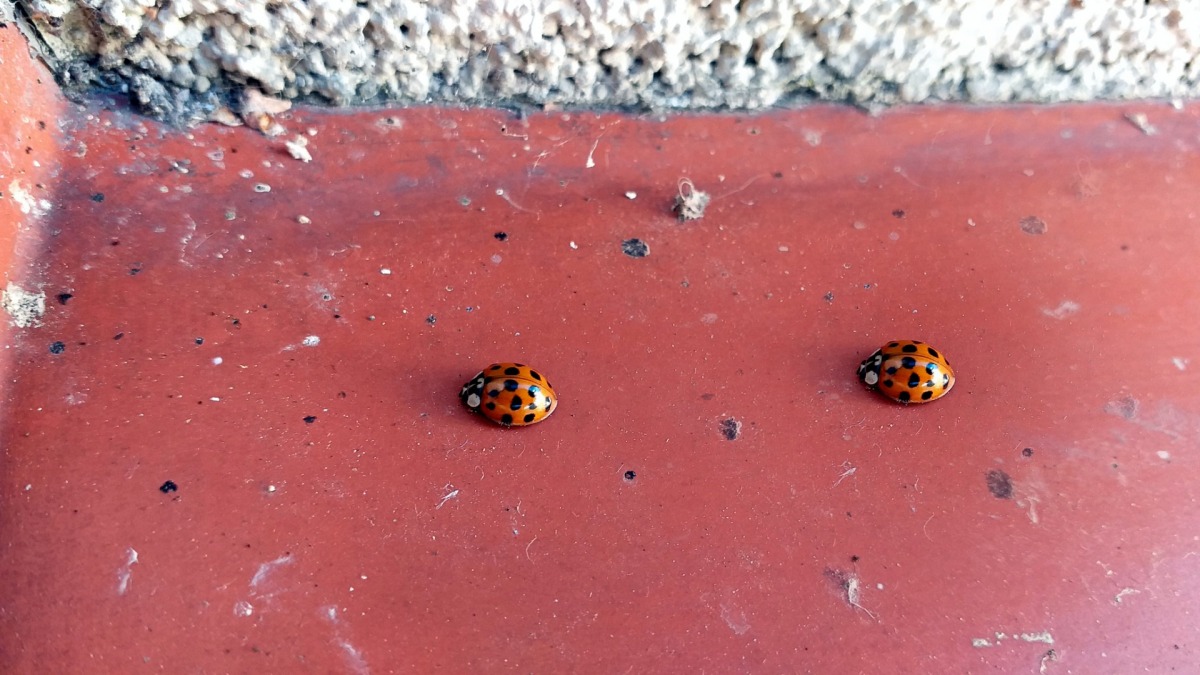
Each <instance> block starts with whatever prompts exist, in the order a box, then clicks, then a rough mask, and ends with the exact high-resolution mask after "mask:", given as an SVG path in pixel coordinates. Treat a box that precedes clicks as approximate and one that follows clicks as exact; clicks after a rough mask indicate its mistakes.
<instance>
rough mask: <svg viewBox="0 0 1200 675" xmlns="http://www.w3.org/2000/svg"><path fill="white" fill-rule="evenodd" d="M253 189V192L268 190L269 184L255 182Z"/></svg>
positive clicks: (269, 189)
mask: <svg viewBox="0 0 1200 675" xmlns="http://www.w3.org/2000/svg"><path fill="white" fill-rule="evenodd" d="M254 191H255V192H270V191H271V186H270V185H267V184H266V183H255V184H254Z"/></svg>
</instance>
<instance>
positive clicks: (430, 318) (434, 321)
mask: <svg viewBox="0 0 1200 675" xmlns="http://www.w3.org/2000/svg"><path fill="white" fill-rule="evenodd" d="M425 323H427V324H429V325H430V326H435V325H437V317H436V316H434V315H432V314H430V315H429V316H427V317H425Z"/></svg>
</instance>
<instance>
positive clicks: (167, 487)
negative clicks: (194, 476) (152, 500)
mask: <svg viewBox="0 0 1200 675" xmlns="http://www.w3.org/2000/svg"><path fill="white" fill-rule="evenodd" d="M178 490H179V486H178V485H176V484H175V481H173V480H169V481H167V482H165V483H163V484H162V485H160V486H158V491H159V492H161V493H163V494H164V495H165V494H167V493H169V492H176V491H178Z"/></svg>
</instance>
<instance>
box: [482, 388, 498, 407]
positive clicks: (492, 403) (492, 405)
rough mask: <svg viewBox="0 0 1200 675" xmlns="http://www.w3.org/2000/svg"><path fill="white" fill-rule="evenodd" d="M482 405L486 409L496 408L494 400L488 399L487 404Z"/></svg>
mask: <svg viewBox="0 0 1200 675" xmlns="http://www.w3.org/2000/svg"><path fill="white" fill-rule="evenodd" d="M497 393H499V392H497ZM484 407H485V408H487V409H488V410H495V409H496V402H495V401H488V402H487V405H485V406H484Z"/></svg>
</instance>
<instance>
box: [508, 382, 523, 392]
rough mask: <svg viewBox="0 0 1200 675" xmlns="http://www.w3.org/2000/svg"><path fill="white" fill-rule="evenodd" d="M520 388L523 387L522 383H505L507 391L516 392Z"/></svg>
mask: <svg viewBox="0 0 1200 675" xmlns="http://www.w3.org/2000/svg"><path fill="white" fill-rule="evenodd" d="M520 386H521V383H520V382H517V381H516V380H505V381H504V388H505V389H506V390H507V391H516V390H517V389H518V388H520Z"/></svg>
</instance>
